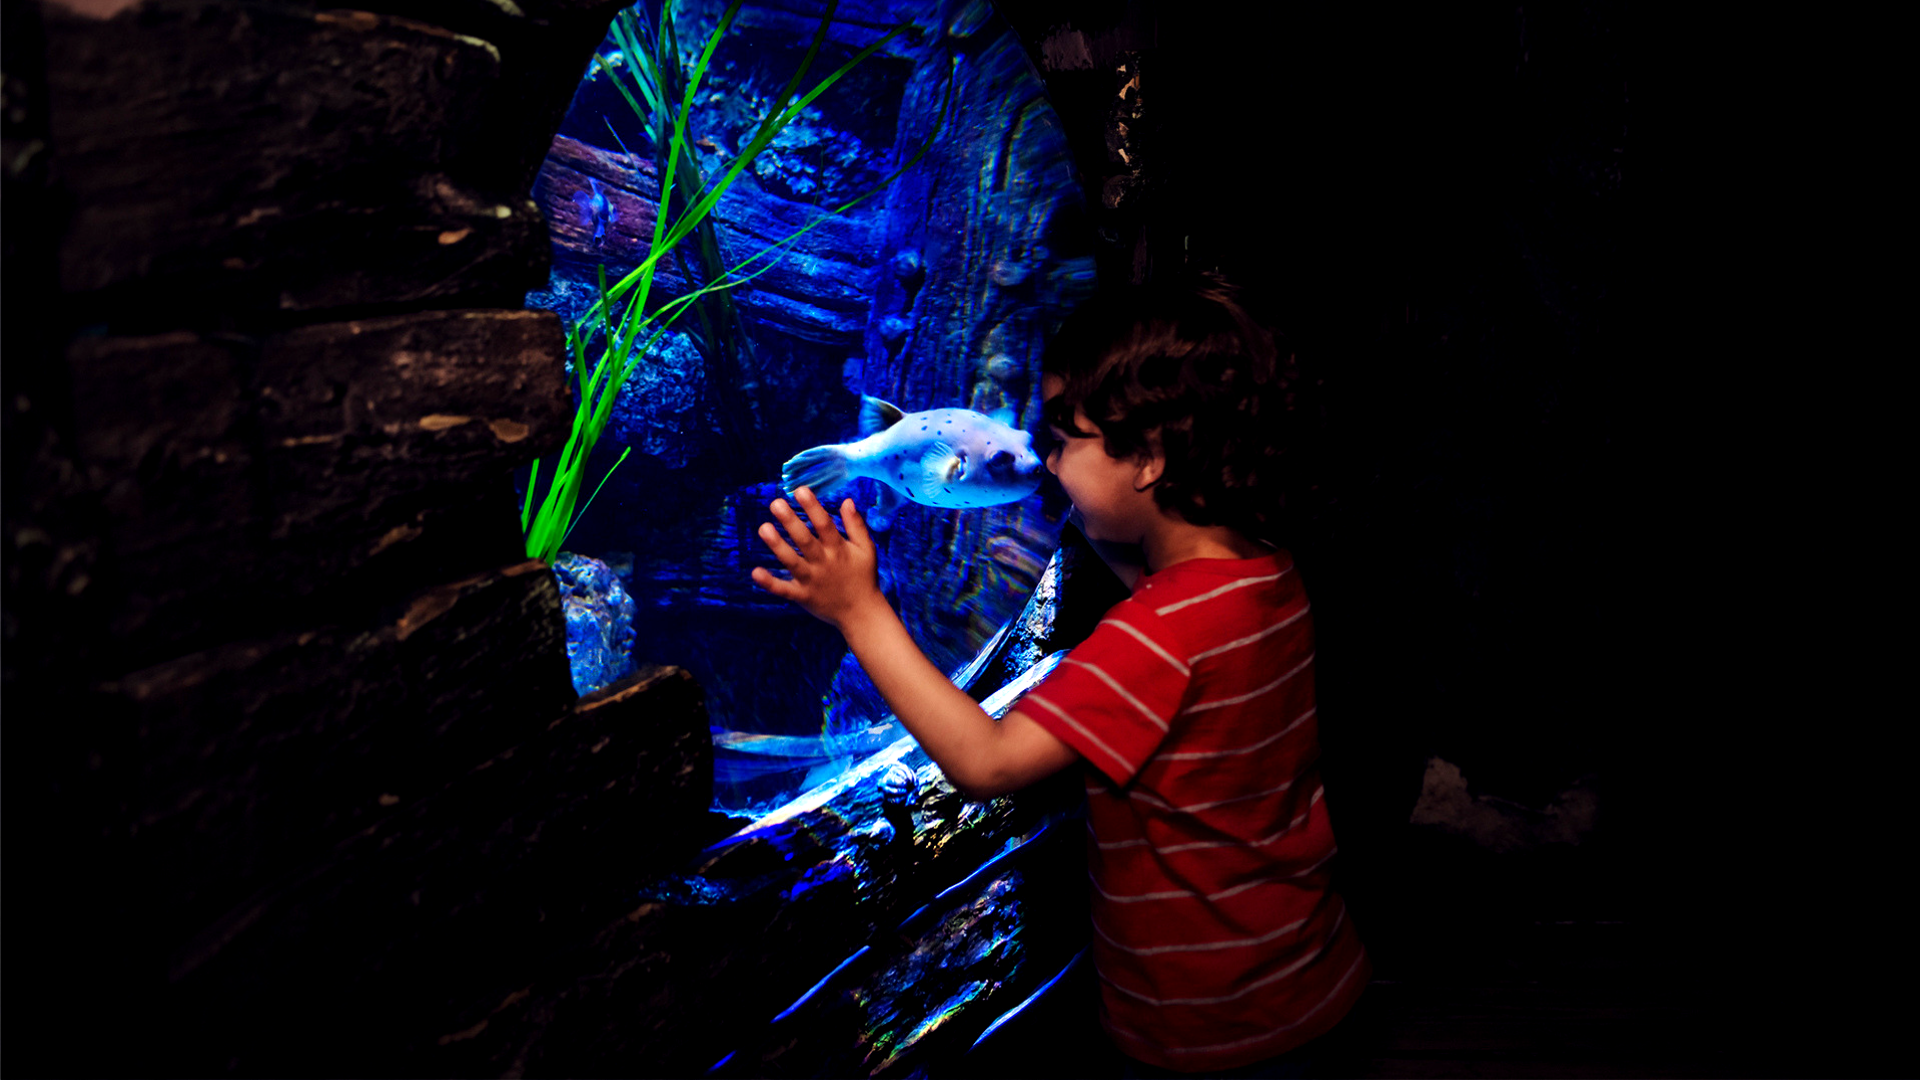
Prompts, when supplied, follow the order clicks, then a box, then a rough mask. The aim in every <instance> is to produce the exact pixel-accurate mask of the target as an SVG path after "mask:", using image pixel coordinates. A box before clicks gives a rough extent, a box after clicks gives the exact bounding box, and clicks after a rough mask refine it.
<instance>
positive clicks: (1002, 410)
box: [987, 405, 1020, 427]
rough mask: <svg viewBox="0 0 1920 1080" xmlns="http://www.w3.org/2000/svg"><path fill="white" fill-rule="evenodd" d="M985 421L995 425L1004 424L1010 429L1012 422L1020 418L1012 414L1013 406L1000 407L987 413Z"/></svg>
mask: <svg viewBox="0 0 1920 1080" xmlns="http://www.w3.org/2000/svg"><path fill="white" fill-rule="evenodd" d="M987 419H989V420H992V421H994V422H996V423H1000V424H1005V425H1007V426H1008V427H1012V426H1013V425H1014V421H1016V420H1018V419H1020V418H1019V417H1018V416H1015V415H1014V414H1013V406H1011V405H1002V406H1000V407H999V408H997V409H995V410H993V411H992V412H990V413H988V414H987Z"/></svg>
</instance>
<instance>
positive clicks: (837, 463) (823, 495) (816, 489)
mask: <svg viewBox="0 0 1920 1080" xmlns="http://www.w3.org/2000/svg"><path fill="white" fill-rule="evenodd" d="M853 479H854V477H853V472H852V470H851V469H850V468H848V461H847V455H846V451H845V450H843V449H842V448H841V447H839V446H837V445H835V446H816V447H814V448H813V449H811V450H802V451H800V452H799V453H798V454H795V455H794V456H793V457H792V458H790V459H788V461H787V463H786V464H785V465H782V466H781V467H780V486H781V488H783V489H784V490H786V492H787V493H788V494H792V493H793V492H794V491H795V490H796V489H798V488H802V487H808V488H812V489H813V494H814V496H815V497H816V498H818V499H819V500H820V501H821V502H823V503H824V502H826V500H827V497H828V496H829V495H832V494H833V493H834V492H836V491H838V490H839V489H841V488H843V487H845V486H847V484H848V483H850V482H852V480H853Z"/></svg>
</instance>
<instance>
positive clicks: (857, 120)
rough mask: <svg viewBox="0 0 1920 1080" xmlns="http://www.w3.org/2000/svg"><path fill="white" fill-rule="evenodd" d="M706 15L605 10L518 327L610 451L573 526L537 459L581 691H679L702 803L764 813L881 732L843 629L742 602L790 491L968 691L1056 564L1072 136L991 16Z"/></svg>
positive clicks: (845, 6) (1074, 233)
mask: <svg viewBox="0 0 1920 1080" xmlns="http://www.w3.org/2000/svg"><path fill="white" fill-rule="evenodd" d="M727 11H728V8H727V6H726V5H725V4H723V3H716V2H712V0H685V2H676V3H672V4H671V7H670V10H668V11H667V12H665V13H664V14H665V15H666V18H663V12H662V10H661V9H660V8H659V7H658V6H649V5H648V4H645V3H643V4H639V5H636V6H634V7H633V8H630V9H628V10H627V11H626V12H624V13H622V15H621V17H620V18H619V19H617V20H616V22H615V24H614V26H613V28H612V29H611V30H610V31H609V34H608V36H607V38H606V40H605V41H604V42H603V43H602V44H601V46H600V48H599V49H598V51H597V53H596V56H595V59H594V62H593V64H592V65H591V66H590V67H589V69H588V70H587V71H586V73H585V75H584V78H583V80H582V82H581V84H580V88H579V91H578V93H577V95H576V96H575V98H574V101H573V104H572V107H571V109H570V111H569V112H568V114H567V117H566V120H565V122H564V123H563V124H562V125H561V127H560V130H559V134H558V135H557V136H556V137H555V139H554V142H553V147H552V149H551V151H550V153H549V154H548V157H547V159H546V162H545V164H544V166H543V167H542V169H541V170H540V173H539V177H538V180H537V182H536V184H535V188H534V197H535V198H536V199H537V200H538V202H539V203H540V205H541V208H542V209H543V210H544V212H545V213H546V216H547V220H548V222H549V223H550V225H551V228H552V236H553V254H554V260H553V272H552V279H551V281H550V283H549V284H548V286H547V288H545V289H544V290H541V291H538V292H535V293H532V294H530V295H529V296H528V297H527V303H528V305H529V306H530V307H535V308H545V309H550V310H552V311H555V312H557V313H558V314H559V315H560V317H561V318H562V320H563V322H564V323H565V324H566V325H567V326H568V327H570V328H573V330H574V337H575V338H576V339H577V341H576V342H572V343H570V344H571V345H572V348H571V349H570V351H572V352H573V353H574V355H575V356H577V357H579V358H580V359H581V360H582V361H583V362H582V363H575V364H574V366H573V367H572V368H570V374H571V376H572V378H573V379H574V385H575V392H576V394H577V395H580V396H581V397H582V399H583V400H586V401H588V402H590V403H599V404H598V407H597V408H594V409H591V410H588V411H587V412H586V413H584V414H583V417H582V422H581V425H580V426H581V427H582V428H583V429H585V430H587V431H588V432H590V433H597V436H598V437H597V439H596V440H595V441H594V445H593V446H592V447H591V449H590V451H588V452H582V453H577V459H578V460H576V461H575V462H574V463H573V464H572V466H571V470H570V475H571V476H572V477H573V479H572V480H571V481H570V482H571V483H572V484H573V485H574V489H573V494H572V495H571V497H570V498H571V507H570V508H569V507H568V505H567V503H568V499H566V498H561V499H549V497H548V496H549V492H550V491H551V490H552V485H553V484H554V483H555V481H556V473H557V472H564V471H565V470H559V469H557V468H556V465H555V463H554V462H553V461H551V460H549V461H546V462H543V463H542V470H543V472H544V475H536V476H532V477H530V479H531V481H532V484H531V487H532V490H531V492H530V493H529V496H530V497H529V500H528V517H529V528H530V530H537V528H538V527H539V523H538V522H537V521H534V520H533V519H535V518H538V517H539V511H540V507H541V506H542V505H545V504H549V503H551V504H553V505H550V506H549V507H548V510H549V512H548V515H547V516H548V519H549V520H548V523H547V527H548V529H549V530H550V532H551V534H552V535H553V536H555V537H559V536H562V535H564V539H563V540H561V541H560V543H559V546H558V550H559V551H560V552H561V553H562V554H561V555H560V556H559V558H557V559H556V561H555V572H556V574H558V575H559V577H560V580H561V583H562V585H563V590H564V592H565V593H566V595H567V602H568V618H569V639H570V644H569V649H570V651H571V652H572V654H573V659H574V671H575V682H576V685H577V686H578V687H579V688H580V689H581V690H582V691H583V692H587V691H590V690H592V689H594V688H596V687H598V686H603V685H606V684H607V683H609V682H611V681H614V680H616V679H617V678H619V677H620V675H621V674H622V673H623V671H624V670H625V668H626V666H627V665H629V664H631V663H632V661H633V660H635V659H637V660H639V661H641V662H654V663H672V664H678V665H681V666H684V667H686V668H688V669H690V670H691V671H692V672H693V674H694V675H695V677H696V678H697V679H698V680H699V682H700V684H701V685H702V686H703V687H704V688H705V690H706V695H707V705H708V710H709V716H710V720H711V725H712V728H713V733H714V742H715V748H716V773H717V775H716V784H715V790H716V800H717V802H718V804H719V808H720V809H723V810H726V811H728V812H730V813H734V814H738V815H742V816H748V817H754V816H759V815H761V814H764V813H766V812H767V811H769V810H770V809H771V808H773V807H775V806H777V805H779V804H780V803H782V802H784V801H786V800H789V799H791V798H793V797H794V796H795V795H796V794H798V793H800V792H802V791H804V790H807V789H809V788H813V787H816V786H818V785H821V784H826V783H831V782H833V781H834V780H835V779H836V778H837V777H840V776H842V775H844V774H845V773H846V771H847V770H848V769H849V768H852V767H854V766H855V765H856V764H857V763H858V762H859V760H860V759H861V758H863V757H864V756H865V755H868V754H871V753H873V752H875V751H877V750H879V749H881V748H883V747H885V746H887V745H888V744H889V743H891V742H893V741H894V740H896V739H897V738H898V737H899V736H900V734H901V732H900V731H899V729H898V728H897V726H895V725H894V724H893V722H892V721H891V718H890V717H889V715H888V712H887V710H886V707H885V705H884V703H883V702H882V701H881V700H880V699H879V697H878V695H877V694H876V693H875V692H874V690H873V687H872V685H871V683H869V682H868V680H867V679H866V677H865V675H864V674H863V673H862V672H861V671H860V669H859V667H858V665H857V664H856V663H854V662H853V660H852V659H851V657H849V656H848V655H847V653H846V649H845V646H844V644H843V643H842V641H841V639H840V637H839V635H838V634H837V633H836V632H835V631H834V630H833V629H832V628H831V627H828V626H826V625H824V624H822V623H819V622H817V621H815V620H814V619H812V618H811V617H810V616H808V615H807V614H806V613H805V612H804V611H802V610H800V609H799V608H797V607H794V606H792V605H790V604H787V603H785V602H783V601H779V600H776V599H774V598H773V597H771V596H769V595H768V594H766V593H763V592H761V591H760V590H759V589H757V588H756V587H755V586H754V585H753V584H752V582H751V581H750V580H749V577H748V573H749V571H750V570H751V569H752V568H753V567H755V566H772V565H773V562H772V559H771V557H770V556H769V555H768V553H767V552H766V550H765V548H764V546H763V545H762V544H761V541H760V540H759V538H758V537H757V536H756V534H755V530H756V529H757V527H758V526H759V525H760V523H761V522H762V521H765V520H767V519H768V516H767V510H766V507H767V503H768V502H769V501H770V500H771V499H773V498H775V497H777V496H779V495H780V494H781V493H782V491H783V487H782V483H783V469H784V470H785V477H786V479H787V481H788V482H794V483H797V482H799V478H800V477H803V476H804V477H811V478H813V482H814V483H815V485H816V486H834V485H835V484H837V486H838V487H839V490H838V491H836V492H834V494H835V495H840V494H846V495H851V496H852V497H853V498H854V499H855V500H856V501H857V503H858V505H859V506H860V507H861V508H862V509H863V510H864V511H867V512H868V513H869V514H870V516H871V520H872V522H873V524H874V527H875V528H876V530H877V536H878V537H879V544H880V547H881V560H882V563H881V571H880V572H881V580H882V585H883V588H884V590H885V591H886V593H887V595H888V597H889V598H890V599H891V600H892V602H893V603H894V604H895V606H896V608H897V609H898V610H899V611H900V613H901V615H902V616H903V617H904V619H905V620H906V622H907V625H908V628H909V630H910V631H911V632H912V633H913V635H914V637H915V638H916V639H917V640H918V641H919V642H920V643H921V645H922V646H923V647H924V648H925V649H926V651H927V653H928V655H929V656H930V657H931V658H932V659H933V661H934V662H935V663H936V664H938V665H940V666H941V667H942V668H943V669H945V670H948V671H951V672H958V671H960V670H961V669H962V668H964V667H965V666H966V665H967V663H968V662H969V661H970V660H972V659H973V658H974V657H975V656H976V654H978V653H979V652H980V651H981V649H982V647H983V646H984V645H986V644H987V643H988V642H989V641H990V639H992V638H993V637H994V635H995V633H996V632H997V631H998V630H999V629H1000V628H1001V627H1002V626H1003V625H1004V624H1005V623H1006V622H1007V621H1008V620H1009V619H1011V618H1013V617H1014V616H1016V615H1017V614H1018V613H1019V611H1020V609H1021V607H1022V605H1023V604H1024V603H1025V602H1026V600H1027V598H1028V596H1029V594H1030V593H1031V592H1032V590H1033V587H1034V585H1035V583H1036V581H1037V580H1038V579H1039V577H1040V574H1041V571H1042V568H1043V567H1044V566H1045V564H1046V562H1047V559H1048V556H1049V554H1050V553H1051V551H1052V550H1053V548H1054V546H1055V543H1056V539H1057V536H1058V533H1059V529H1060V524H1061V518H1062V514H1063V512H1064V511H1065V509H1066V505H1065V501H1064V498H1063V497H1062V496H1061V494H1060V493H1059V491H1058V488H1057V486H1055V485H1054V484H1053V483H1052V482H1051V479H1050V478H1046V477H1045V476H1044V469H1041V468H1039V462H1038V460H1037V459H1036V458H1034V457H1033V456H1032V453H1031V449H1030V445H1029V443H1028V441H1027V439H1028V436H1029V434H1030V433H1031V432H1032V431H1033V430H1034V429H1035V428H1036V426H1037V425H1038V424H1039V423H1040V420H1039V359H1040V351H1041V348H1042V346H1043V344H1044V342H1045V341H1046V339H1047V338H1048V336H1049V335H1050V333H1051V332H1052V330H1053V328H1054V327H1055V326H1057V325H1058V323H1059V321H1060V320H1061V319H1062V318H1063V317H1064V316H1065V314H1066V313H1067V312H1068V311H1069V310H1071V308H1072V307H1073V306H1074V305H1075V304H1076V303H1078V302H1079V301H1080V300H1081V299H1082V298H1083V297H1084V296H1085V295H1086V294H1087V293H1088V292H1089V291H1090V290H1091V287H1092V284H1093V262H1092V258H1091V251H1090V248H1089V244H1088V242H1087V241H1088V237H1086V236H1085V235H1084V222H1085V220H1086V207H1085V202H1084V196H1083V194H1082V192H1081V191H1080V189H1079V187H1078V185H1077V183H1076V180H1075V176H1074V172H1073V168H1072V165H1071V163H1070V159H1069V156H1068V153H1067V147H1066V141H1065V138H1064V136H1063V134H1062V131H1061V127H1060V125H1059V123H1058V121H1057V119H1056V117H1055V115H1054V112H1053V110H1052V108H1051V106H1050V105H1049V104H1048V102H1047V100H1046V97H1045V96H1044V93H1043V91H1042V87H1041V83H1040V80H1039V78H1038V77H1037V75H1036V74H1035V72H1034V71H1033V69H1032V67H1031V66H1030V63H1029V61H1028V58H1027V55H1026V53H1025V52H1024V51H1023V49H1022V47H1021V44H1020V42H1019V41H1018V40H1017V39H1016V38H1015V37H1014V36H1013V35H1012V34H1011V33H1010V32H1008V30H1007V28H1006V27H1005V25H1004V24H1003V23H1001V22H1000V21H999V20H998V19H997V17H995V16H994V15H993V13H992V11H991V9H990V8H989V7H987V6H986V5H985V4H981V3H954V2H952V0H947V2H945V3H940V2H901V0H860V2H851V3H842V4H839V5H838V6H837V8H836V9H835V10H834V12H833V15H832V17H831V19H830V20H826V21H824V22H823V19H822V14H823V11H824V8H822V7H819V6H817V5H811V4H808V3H800V2H795V3H786V4H782V5H779V6H773V5H764V6H763V5H757V4H753V3H747V4H744V5H742V6H741V7H740V8H739V9H738V10H737V11H736V12H735V13H734V15H733V17H732V19H731V22H730V23H729V24H728V25H727V26H726V27H725V30H724V33H719V34H718V35H717V37H716V29H717V28H718V27H719V26H720V24H721V22H722V20H723V17H724V16H725V14H726V12H727ZM710 42H711V43H712V48H711V52H710V55H709V54H708V45H709V43H710ZM810 52H811V56H810V55H809V54H810ZM863 52H864V53H865V55H864V56H863V55H862V54H863ZM703 56H704V57H706V59H705V63H704V67H702V59H703ZM836 73H839V75H838V78H837V80H836V81H834V82H833V83H832V85H831V86H829V87H828V88H827V89H826V90H824V91H823V92H821V93H820V94H819V95H818V96H817V97H815V98H813V99H812V100H810V101H805V102H802V101H801V98H803V97H804V96H805V95H807V94H808V93H810V92H811V91H812V90H813V89H814V88H815V87H817V86H819V85H820V84H821V83H822V82H823V80H827V79H828V78H829V77H831V76H834V75H835V74H836ZM696 75H697V76H698V81H697V83H696V82H695V78H696ZM796 76H797V77H796ZM682 116H684V123H683V124H682V123H680V122H679V120H680V119H681V117H682ZM663 191H666V192H667V200H666V206H665V208H664V210H665V212H664V220H663V207H662V193H663ZM716 192H717V193H718V194H717V198H716V197H714V193H716ZM703 211H704V216H703V217H700V216H699V215H700V214H701V212H703ZM693 217H699V221H698V223H697V224H696V225H693V226H692V227H691V228H687V229H684V230H676V225H678V224H679V223H682V222H684V221H688V220H691V218H693ZM677 231H679V232H682V233H683V234H681V235H678V236H677V243H673V244H672V245H671V246H670V247H669V246H668V245H667V244H666V243H665V241H668V240H675V239H676V232H677ZM657 241H658V242H657ZM656 254H657V258H656V257H654V256H655V255H656ZM650 258H651V259H652V261H651V263H649V261H648V260H649V259H650ZM643 297H644V299H643ZM603 298H605V299H604V300H603ZM636 305H643V306H640V307H639V309H638V315H637V316H632V314H631V313H632V312H633V311H634V309H635V307H636ZM643 318H651V319H652V321H651V322H649V323H646V324H644V325H642V319H643ZM623 319H624V320H625V322H624V323H623ZM610 340H611V341H612V342H613V346H612V348H611V350H610V347H609V341H610ZM629 343H630V345H631V352H630V354H625V355H627V361H628V362H627V363H625V364H621V363H618V362H617V361H618V359H619V357H620V356H621V355H622V354H623V350H624V349H626V348H627V347H628V345H629ZM610 351H611V352H612V354H613V355H614V357H615V362H610V363H607V364H604V365H603V364H602V363H601V359H602V357H603V356H605V355H607V354H608V353H609V352H610ZM616 384H617V389H613V387H615V386H616ZM942 410H946V411H942ZM580 449H581V447H579V446H578V445H577V446H576V450H580ZM883 475H884V476H885V478H886V479H885V480H884V481H883V480H881V479H879V477H881V476H883ZM1043 480H1044V482H1043ZM563 482H564V481H563ZM556 514H557V515H558V516H557V517H556ZM556 521H557V524H555V522H556Z"/></svg>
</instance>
